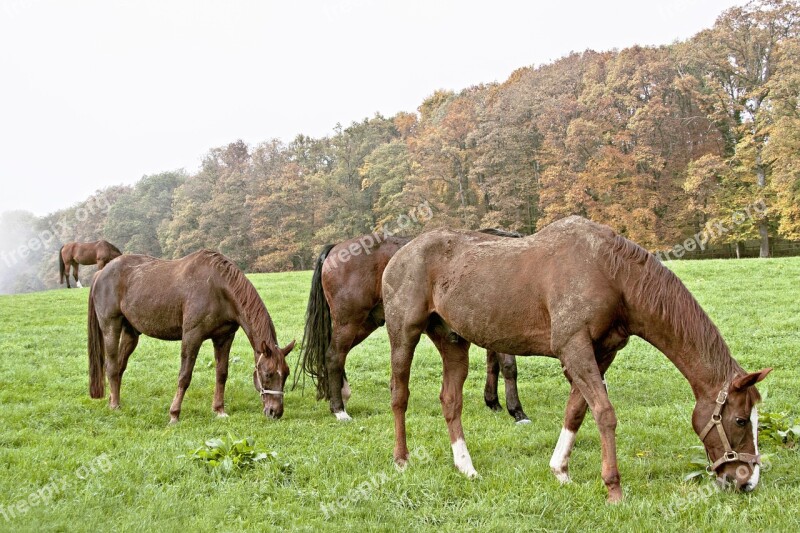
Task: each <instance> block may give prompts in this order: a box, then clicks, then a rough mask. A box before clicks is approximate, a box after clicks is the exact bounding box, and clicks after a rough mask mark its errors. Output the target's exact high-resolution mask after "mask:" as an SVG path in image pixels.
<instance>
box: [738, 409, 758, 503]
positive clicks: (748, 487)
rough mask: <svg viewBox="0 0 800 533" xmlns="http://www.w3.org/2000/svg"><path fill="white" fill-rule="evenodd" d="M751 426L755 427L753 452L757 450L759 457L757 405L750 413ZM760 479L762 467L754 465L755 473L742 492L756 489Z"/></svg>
mask: <svg viewBox="0 0 800 533" xmlns="http://www.w3.org/2000/svg"><path fill="white" fill-rule="evenodd" d="M750 425H751V426H752V427H753V450H755V454H756V455H758V409H756V406H755V405H754V406H753V410H752V411H750ZM759 477H761V466H760V465H754V466H753V473H752V474H750V479H748V480H747V483H745V484H744V486H743V487H742V490H744V491H745V492H750V491H751V490H753V489H754V488H756V485H758V479H759Z"/></svg>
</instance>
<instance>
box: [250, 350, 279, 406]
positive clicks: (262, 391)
mask: <svg viewBox="0 0 800 533" xmlns="http://www.w3.org/2000/svg"><path fill="white" fill-rule="evenodd" d="M263 357H264V354H263V353H261V354H259V355H258V361H256V382H257V384H258V392H259V393H260V394H261V396H264V395H265V394H268V395H271V396H283V395H284V392H283V391H282V390H271V389H265V388H264V386H263V385H262V384H261V376H259V375H258V363H260V362H261V358H263Z"/></svg>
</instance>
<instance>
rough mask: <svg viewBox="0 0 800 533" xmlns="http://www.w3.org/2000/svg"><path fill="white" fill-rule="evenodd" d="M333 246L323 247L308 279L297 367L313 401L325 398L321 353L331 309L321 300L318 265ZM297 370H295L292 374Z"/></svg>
mask: <svg viewBox="0 0 800 533" xmlns="http://www.w3.org/2000/svg"><path fill="white" fill-rule="evenodd" d="M334 246H335V244H327V245H325V247H324V248H323V249H322V252H321V253H320V254H319V257H317V261H316V265H315V266H314V276H313V277H312V278H311V292H310V294H309V295H308V307H307V308H306V327H305V330H304V331H303V343H302V351H301V355H300V359H299V360H298V362H297V364H298V366H300V367H301V368H302V370H303V372H304V374H308V375H309V376H311V378H312V379H313V380H314V382H315V383H316V384H317V399H318V400H320V399H322V398H325V399H329V396H330V395H329V394H328V372H327V370H326V367H325V354H326V353H327V352H328V346H330V344H331V332H332V328H331V308H330V307H329V306H328V301H327V300H326V299H325V291H324V289H323V287H322V265H323V263H325V258H326V257H328V253H330V251H331V248H333V247H334ZM296 370H297V369H296V368H295V371H296ZM299 378H300V375H299V373H297V372H295V378H294V385H293V387H295V386H297V380H298V379H299Z"/></svg>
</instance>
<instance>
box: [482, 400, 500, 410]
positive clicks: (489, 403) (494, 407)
mask: <svg viewBox="0 0 800 533" xmlns="http://www.w3.org/2000/svg"><path fill="white" fill-rule="evenodd" d="M486 407H488V408H489V409H491V410H492V411H502V410H503V406H502V405H500V402H498V401H497V400H494V401H491V400H486Z"/></svg>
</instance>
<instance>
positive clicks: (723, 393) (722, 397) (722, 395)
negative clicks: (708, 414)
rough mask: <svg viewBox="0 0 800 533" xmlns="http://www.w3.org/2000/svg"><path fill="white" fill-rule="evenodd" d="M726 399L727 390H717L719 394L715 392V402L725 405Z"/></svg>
mask: <svg viewBox="0 0 800 533" xmlns="http://www.w3.org/2000/svg"><path fill="white" fill-rule="evenodd" d="M727 401H728V391H727V390H724V389H723V390H721V391H719V394H717V403H718V404H720V405H725V402H727Z"/></svg>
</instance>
